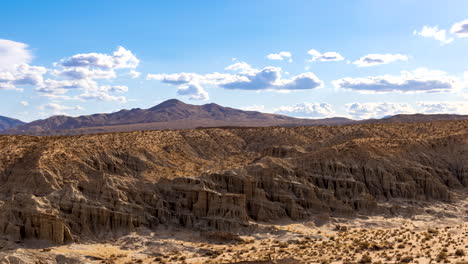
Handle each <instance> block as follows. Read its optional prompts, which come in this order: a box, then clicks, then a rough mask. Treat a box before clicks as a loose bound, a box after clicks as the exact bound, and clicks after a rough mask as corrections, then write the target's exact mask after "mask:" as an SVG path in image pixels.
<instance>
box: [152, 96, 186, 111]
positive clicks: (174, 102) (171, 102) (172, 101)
mask: <svg viewBox="0 0 468 264" xmlns="http://www.w3.org/2000/svg"><path fill="white" fill-rule="evenodd" d="M187 105H188V104H186V103H184V102H182V101H180V100H177V99H169V100H166V101H164V102H162V103H160V104H158V105H156V106H153V107H151V108H150V109H148V110H150V111H154V110H159V109H164V108H169V107H184V106H187Z"/></svg>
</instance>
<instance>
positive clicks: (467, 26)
mask: <svg viewBox="0 0 468 264" xmlns="http://www.w3.org/2000/svg"><path fill="white" fill-rule="evenodd" d="M450 33H452V34H455V35H456V36H457V37H459V38H466V37H468V19H465V20H463V21H460V22H458V23H455V24H453V26H452V28H451V29H450Z"/></svg>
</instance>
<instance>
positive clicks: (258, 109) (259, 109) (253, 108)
mask: <svg viewBox="0 0 468 264" xmlns="http://www.w3.org/2000/svg"><path fill="white" fill-rule="evenodd" d="M240 109H242V110H245V111H256V112H263V111H265V106H264V105H250V106H244V107H241V108H240Z"/></svg>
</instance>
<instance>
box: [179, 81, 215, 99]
mask: <svg viewBox="0 0 468 264" xmlns="http://www.w3.org/2000/svg"><path fill="white" fill-rule="evenodd" d="M177 94H178V95H183V96H185V95H186V96H190V97H189V99H190V100H208V99H210V97H209V96H208V92H207V91H205V89H203V87H201V85H200V84H198V83H188V84H184V85H181V86H180V87H179V88H178V89H177Z"/></svg>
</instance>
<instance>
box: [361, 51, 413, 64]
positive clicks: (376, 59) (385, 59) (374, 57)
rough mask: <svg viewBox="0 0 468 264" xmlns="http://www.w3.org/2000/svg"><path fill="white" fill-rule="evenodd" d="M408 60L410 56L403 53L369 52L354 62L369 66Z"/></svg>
mask: <svg viewBox="0 0 468 264" xmlns="http://www.w3.org/2000/svg"><path fill="white" fill-rule="evenodd" d="M407 60H408V56H406V55H402V54H368V55H366V56H363V57H361V58H360V59H359V60H357V61H355V62H354V64H356V65H357V66H359V67H369V66H377V65H382V64H388V63H392V62H395V61H407Z"/></svg>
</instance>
